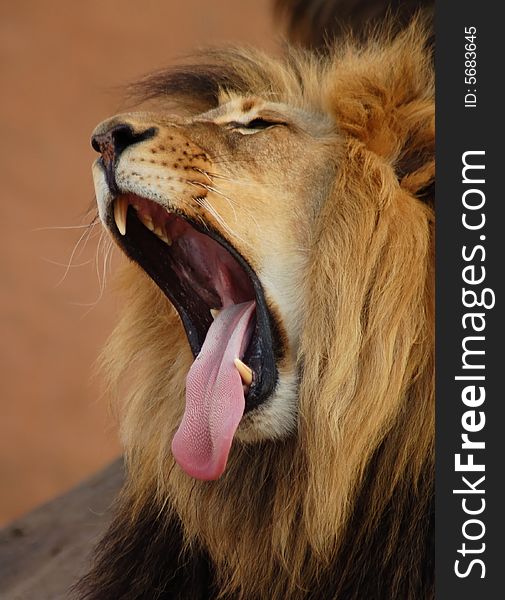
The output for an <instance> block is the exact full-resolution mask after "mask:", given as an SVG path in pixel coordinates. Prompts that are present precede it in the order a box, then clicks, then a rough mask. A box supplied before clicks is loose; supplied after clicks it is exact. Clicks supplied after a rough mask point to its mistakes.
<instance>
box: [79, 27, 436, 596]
mask: <svg viewBox="0 0 505 600" xmlns="http://www.w3.org/2000/svg"><path fill="white" fill-rule="evenodd" d="M428 39H429V30H428V29H427V27H426V25H425V24H424V23H423V21H422V20H421V19H415V20H414V21H413V22H412V23H411V25H410V26H408V27H407V28H406V29H405V30H403V31H402V32H401V33H399V34H391V35H387V34H384V32H383V33H382V34H377V35H375V36H372V37H370V38H369V39H368V40H367V41H366V42H363V41H356V40H354V41H353V40H352V39H350V38H346V39H345V40H342V39H341V40H340V41H339V42H336V43H335V44H334V45H333V47H332V48H331V49H330V50H328V52H326V53H314V52H310V51H308V50H303V49H297V48H288V49H287V51H286V54H285V55H284V56H283V57H281V58H272V57H270V56H267V55H265V54H263V53H261V52H259V51H256V50H252V49H245V50H244V49H240V48H229V49H224V50H211V51H206V52H205V53H203V54H201V55H199V56H197V57H196V58H195V59H194V61H193V62H191V63H189V62H188V63H187V64H183V65H181V66H178V67H176V68H173V69H170V70H168V71H163V72H159V73H156V74H154V75H153V76H150V77H148V78H146V79H145V80H144V81H142V82H141V84H140V85H139V87H138V88H137V92H139V90H140V93H141V94H142V95H143V99H144V100H145V102H146V106H145V110H140V109H139V110H136V111H135V112H127V113H124V114H119V115H116V116H114V117H112V118H109V119H107V120H106V121H104V122H102V123H101V124H100V125H98V127H97V128H96V130H95V132H94V134H93V146H94V148H95V149H96V150H97V151H98V152H99V153H100V156H99V158H98V159H97V161H96V162H95V163H94V166H93V174H94V181H95V189H96V196H97V202H98V209H99V215H100V219H101V221H102V222H103V224H104V226H105V228H106V229H107V230H108V232H109V234H110V235H111V236H112V238H113V240H114V241H115V242H116V244H117V246H118V247H119V248H120V249H121V250H122V251H123V253H124V254H125V255H126V257H128V259H129V260H128V261H126V263H125V265H124V267H123V271H122V273H121V276H120V279H121V282H122V289H123V292H124V295H123V301H122V309H121V315H120V320H119V324H118V325H117V327H116V329H115V331H114V333H113V334H112V337H111V339H110V341H109V342H108V345H107V346H106V348H105V350H104V352H103V363H104V368H105V370H106V372H107V373H108V377H109V381H110V383H111V387H112V388H114V389H115V390H116V393H117V394H118V396H119V397H120V409H119V410H120V418H121V435H122V442H123V444H124V448H125V461H126V465H127V480H126V483H125V486H124V488H123V490H122V493H121V497H120V499H119V501H118V506H117V511H116V516H115V518H114V521H113V523H112V525H111V526H110V529H109V531H108V532H107V533H106V534H105V536H104V538H103V540H102V541H101V543H100V545H99V547H98V550H97V553H96V556H95V561H94V565H93V567H92V569H91V571H90V573H89V574H88V575H87V576H86V577H85V578H84V579H83V581H82V582H81V584H80V592H81V596H82V598H93V599H98V598H100V599H105V598H110V599H116V598H121V599H131V600H133V599H140V598H146V599H155V598H156V599H161V598H166V599H168V598H170V599H174V598H175V599H191V600H198V599H202V600H203V599H210V598H215V599H217V598H223V599H232V598H233V599H244V600H255V599H258V600H259V599H274V600H281V599H286V598H289V599H292V600H307V599H335V600H350V599H360V600H363V599H365V598H366V599H367V600H371V599H392V598H401V599H402V600H403V599H413V598H416V599H419V598H429V597H432V596H433V453H434V450H433V434H434V402H433V373H434V358H433V346H434V343H433V338H434V331H433V330H434V325H433V322H434V315H433V312H434V307H433V285H434V284H433V268H434V260H433V245H434V173H435V170H434V89H433V87H434V82H433V66H432V56H431V48H430V44H429V43H428Z"/></svg>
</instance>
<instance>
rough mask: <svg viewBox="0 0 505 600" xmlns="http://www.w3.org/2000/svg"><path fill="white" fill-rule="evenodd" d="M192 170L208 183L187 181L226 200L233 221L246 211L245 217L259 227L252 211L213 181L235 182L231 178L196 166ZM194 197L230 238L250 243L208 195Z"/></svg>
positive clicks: (236, 220) (246, 183)
mask: <svg viewBox="0 0 505 600" xmlns="http://www.w3.org/2000/svg"><path fill="white" fill-rule="evenodd" d="M193 170H194V171H197V172H198V173H200V174H201V175H203V176H204V177H205V178H206V179H207V180H208V182H209V183H204V182H203V181H196V180H187V183H189V184H190V185H192V186H194V187H196V188H200V189H203V190H206V191H208V192H211V193H213V194H216V195H217V196H220V197H221V198H223V199H224V200H226V202H227V203H228V206H229V207H230V209H231V211H232V213H233V219H234V222H235V223H238V222H239V214H242V215H243V213H246V215H247V218H248V219H249V220H250V221H251V222H253V223H254V224H255V226H256V228H257V229H259V225H258V222H257V221H256V219H255V217H254V215H253V214H252V212H251V211H250V210H249V209H248V208H247V206H244V204H243V203H242V204H240V205H239V204H238V203H237V201H236V200H234V199H233V198H232V197H231V196H229V195H228V194H225V193H224V192H223V191H222V190H221V189H219V187H218V186H217V184H216V182H215V179H222V180H224V181H228V182H231V183H236V182H235V181H234V180H233V179H231V178H230V177H227V176H226V175H219V174H217V173H211V172H209V171H206V170H204V169H200V168H198V167H193ZM237 183H238V182H237ZM242 183H243V184H245V185H252V184H250V183H249V182H242ZM194 199H195V201H196V202H198V204H199V205H200V206H201V207H202V208H204V209H205V210H207V212H208V213H209V214H211V215H212V216H213V217H214V219H215V220H216V221H217V222H218V223H219V224H220V225H221V227H222V228H223V229H224V230H225V231H226V232H227V233H228V234H229V235H230V236H231V237H232V238H235V239H238V240H240V241H241V242H243V243H244V244H246V245H250V243H249V242H248V241H247V240H244V239H243V238H242V237H241V236H240V235H239V234H238V233H237V232H236V231H234V230H233V229H232V227H231V226H230V224H229V223H227V222H226V221H225V219H224V218H223V216H222V215H221V214H220V213H219V212H218V210H217V209H216V207H215V206H214V205H213V204H211V202H210V201H209V198H208V196H201V195H197V196H194Z"/></svg>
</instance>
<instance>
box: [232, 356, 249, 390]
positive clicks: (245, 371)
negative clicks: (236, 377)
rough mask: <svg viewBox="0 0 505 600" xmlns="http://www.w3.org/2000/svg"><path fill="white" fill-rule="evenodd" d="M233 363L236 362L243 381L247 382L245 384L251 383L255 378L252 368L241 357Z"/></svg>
mask: <svg viewBox="0 0 505 600" xmlns="http://www.w3.org/2000/svg"><path fill="white" fill-rule="evenodd" d="M233 363H234V364H235V367H236V368H237V371H238V372H239V373H240V377H242V381H243V382H244V383H245V385H251V383H252V379H253V372H252V369H251V368H250V367H248V366H247V365H246V364H245V363H243V362H242V361H241V360H240V358H236V359H235V360H234V361H233Z"/></svg>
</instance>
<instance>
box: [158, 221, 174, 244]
mask: <svg viewBox="0 0 505 600" xmlns="http://www.w3.org/2000/svg"><path fill="white" fill-rule="evenodd" d="M154 233H155V234H156V235H157V236H158V237H159V238H160V240H163V241H164V242H165V244H168V245H169V246H171V245H172V240H171V239H170V238H169V237H168V235H167V232H166V231H165V230H164V229H163V227H160V225H155V226H154Z"/></svg>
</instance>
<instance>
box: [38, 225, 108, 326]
mask: <svg viewBox="0 0 505 600" xmlns="http://www.w3.org/2000/svg"><path fill="white" fill-rule="evenodd" d="M33 231H37V232H39V231H81V233H80V235H79V237H78V239H77V241H76V242H75V243H74V244H73V247H72V251H71V252H70V256H69V258H68V260H67V261H66V262H60V261H56V260H52V259H49V258H45V257H42V260H43V261H44V262H46V263H49V264H52V265H55V266H58V267H61V268H63V269H64V272H63V275H62V276H61V277H60V279H59V280H58V281H57V283H56V284H55V286H54V287H55V288H57V287H60V286H61V285H62V284H63V283H64V282H65V281H66V279H67V277H68V274H69V273H70V271H71V270H73V269H77V268H81V267H85V266H87V265H90V264H93V263H94V265H95V269H94V270H95V271H96V277H97V280H98V295H97V298H96V299H95V300H94V301H93V302H90V303H89V302H88V303H84V302H71V304H72V305H73V306H82V307H88V310H87V311H86V312H85V313H84V314H83V315H82V318H84V317H85V316H86V315H87V314H88V313H89V312H90V311H91V310H92V309H93V308H94V307H95V306H96V305H97V304H98V303H99V302H100V300H101V299H102V297H103V295H104V292H105V288H106V284H107V275H108V272H109V270H110V265H111V260H112V251H113V248H114V244H113V242H112V239H111V238H110V237H109V236H108V235H107V232H106V231H105V229H103V228H102V227H101V222H100V219H99V216H98V214H93V215H92V218H91V220H90V221H89V222H88V223H85V224H81V225H65V226H51V227H39V228H37V229H34V230H33ZM98 233H100V237H99V239H98V243H97V244H96V249H95V252H94V256H93V257H92V258H89V259H86V260H81V261H80V262H78V259H79V258H81V257H82V255H83V254H84V253H85V251H86V248H87V247H88V244H89V242H90V240H92V239H93V238H95V237H96V235H97V234H98Z"/></svg>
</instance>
